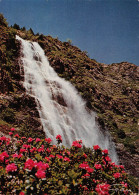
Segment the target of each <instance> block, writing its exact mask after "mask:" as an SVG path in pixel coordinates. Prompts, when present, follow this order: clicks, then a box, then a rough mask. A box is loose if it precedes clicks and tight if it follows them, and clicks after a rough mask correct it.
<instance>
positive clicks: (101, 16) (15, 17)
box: [0, 0, 139, 65]
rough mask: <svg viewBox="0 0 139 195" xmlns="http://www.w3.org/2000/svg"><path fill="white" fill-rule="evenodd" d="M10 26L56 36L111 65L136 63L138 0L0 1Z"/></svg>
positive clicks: (138, 50)
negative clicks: (18, 26)
mask: <svg viewBox="0 0 139 195" xmlns="http://www.w3.org/2000/svg"><path fill="white" fill-rule="evenodd" d="M0 13H3V14H4V16H5V18H6V19H7V21H8V23H9V25H13V24H14V23H17V24H19V25H20V27H23V26H25V27H26V28H27V29H29V28H30V27H31V28H32V29H33V31H34V32H35V33H37V32H39V33H43V34H45V35H51V36H53V37H58V38H59V40H61V41H67V40H68V39H70V40H72V44H73V45H76V46H78V47H79V48H80V49H81V50H83V51H87V52H88V54H89V56H90V58H92V59H96V60H97V61H98V62H102V63H106V64H111V63H117V62H122V61H128V62H131V63H134V64H136V65H139V1H138V0H0Z"/></svg>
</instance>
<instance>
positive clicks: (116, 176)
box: [113, 173, 121, 179]
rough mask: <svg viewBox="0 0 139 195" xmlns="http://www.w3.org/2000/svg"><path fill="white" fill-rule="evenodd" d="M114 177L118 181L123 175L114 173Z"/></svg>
mask: <svg viewBox="0 0 139 195" xmlns="http://www.w3.org/2000/svg"><path fill="white" fill-rule="evenodd" d="M113 177H114V178H115V179H117V178H119V177H121V173H114V175H113Z"/></svg>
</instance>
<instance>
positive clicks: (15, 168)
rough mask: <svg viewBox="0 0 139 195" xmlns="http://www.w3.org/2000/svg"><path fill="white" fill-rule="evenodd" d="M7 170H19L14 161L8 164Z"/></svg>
mask: <svg viewBox="0 0 139 195" xmlns="http://www.w3.org/2000/svg"><path fill="white" fill-rule="evenodd" d="M6 171H7V173H9V172H15V171H17V166H16V165H15V164H14V163H11V164H8V165H7V166H6Z"/></svg>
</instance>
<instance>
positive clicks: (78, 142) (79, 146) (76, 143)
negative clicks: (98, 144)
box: [72, 140, 82, 148]
mask: <svg viewBox="0 0 139 195" xmlns="http://www.w3.org/2000/svg"><path fill="white" fill-rule="evenodd" d="M81 143H82V142H81V140H76V141H73V143H72V146H74V147H75V148H81V147H82V145H81Z"/></svg>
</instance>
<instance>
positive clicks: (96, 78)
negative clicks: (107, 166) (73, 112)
mask: <svg viewBox="0 0 139 195" xmlns="http://www.w3.org/2000/svg"><path fill="white" fill-rule="evenodd" d="M16 34H18V35H19V36H21V37H22V38H24V39H28V40H33V41H37V42H38V43H39V44H40V46H41V47H42V48H43V49H44V51H45V54H46V55H47V57H48V59H49V62H50V64H51V66H52V67H53V68H54V69H55V71H56V72H57V73H58V75H59V76H60V77H62V78H65V79H66V80H69V81H70V82H71V83H72V84H73V85H74V86H75V87H76V88H77V89H78V91H79V93H80V94H81V96H82V97H83V98H84V99H85V100H86V102H87V103H86V106H87V107H88V109H92V110H94V111H95V112H96V113H97V121H98V124H99V125H100V128H101V129H102V130H103V131H107V130H108V131H109V132H110V134H111V136H112V139H113V141H114V142H115V144H116V149H117V152H118V155H119V158H120V162H121V163H122V164H124V165H125V168H126V169H127V171H128V172H129V173H130V174H131V175H133V176H134V177H137V176H138V174H139V172H138V171H139V168H138V167H137V164H138V162H137V161H138V159H139V153H138V151H139V144H138V143H139V142H138V141H139V134H138V105H139V104H138V91H139V83H138V81H139V80H138V79H139V67H138V66H136V65H134V64H131V63H128V62H121V63H118V64H117V63H114V64H111V65H106V64H101V63H98V62H97V61H95V60H94V59H90V58H89V57H88V56H87V54H86V52H84V51H81V50H80V49H79V48H77V47H75V46H72V45H71V43H70V42H61V41H59V40H58V38H52V37H51V36H44V35H39V34H38V35H34V33H33V32H32V31H31V30H29V31H26V30H25V29H20V30H19V29H18V30H17V29H15V28H12V27H8V25H7V23H6V21H5V19H4V18H3V17H2V16H1V17H0V86H1V87H0V110H1V112H0V131H2V132H3V133H5V134H6V133H7V129H8V128H9V127H13V126H14V127H15V128H16V130H17V131H18V133H20V134H21V135H26V136H28V137H29V136H35V134H37V137H44V136H45V135H44V132H43V129H42V126H41V123H40V119H39V114H38V112H37V109H36V104H35V101H34V99H33V98H32V97H29V96H28V95H27V94H26V93H25V90H24V88H23V86H22V81H23V73H22V71H21V69H20V66H19V60H20V43H19V42H18V41H16V40H15V35H16Z"/></svg>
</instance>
